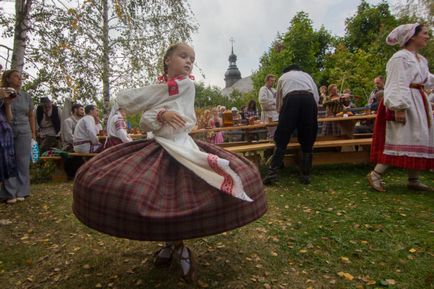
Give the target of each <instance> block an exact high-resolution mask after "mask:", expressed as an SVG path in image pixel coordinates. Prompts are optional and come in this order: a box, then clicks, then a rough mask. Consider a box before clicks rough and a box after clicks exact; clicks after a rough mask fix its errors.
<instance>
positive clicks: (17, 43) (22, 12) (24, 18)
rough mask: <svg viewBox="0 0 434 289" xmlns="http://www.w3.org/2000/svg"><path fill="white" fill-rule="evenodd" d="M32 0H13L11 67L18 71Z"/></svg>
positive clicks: (25, 42)
mask: <svg viewBox="0 0 434 289" xmlns="http://www.w3.org/2000/svg"><path fill="white" fill-rule="evenodd" d="M32 2H33V0H16V1H15V29H14V47H13V52H12V63H11V69H16V70H18V71H19V72H20V73H21V72H22V71H23V67H24V55H25V53H26V46H27V32H28V31H29V30H30V21H29V17H30V9H31V7H32Z"/></svg>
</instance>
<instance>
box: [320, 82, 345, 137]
mask: <svg viewBox="0 0 434 289" xmlns="http://www.w3.org/2000/svg"><path fill="white" fill-rule="evenodd" d="M328 90H329V95H328V96H327V97H326V98H325V99H324V102H323V107H324V108H325V109H326V116H327V117H331V116H336V114H338V113H340V112H342V111H343V110H344V106H343V104H342V103H341V96H340V95H339V93H338V88H337V86H336V84H330V85H329V87H328ZM321 135H323V136H340V135H341V129H340V128H339V125H338V124H337V123H336V122H324V123H323V124H322V129H321Z"/></svg>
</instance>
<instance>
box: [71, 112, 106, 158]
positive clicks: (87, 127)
mask: <svg viewBox="0 0 434 289" xmlns="http://www.w3.org/2000/svg"><path fill="white" fill-rule="evenodd" d="M84 112H85V113H86V115H85V116H84V117H83V118H81V119H80V120H79V121H78V122H77V125H76V126H75V130H74V135H73V142H74V151H75V152H79V153H92V152H97V151H98V149H99V148H100V147H101V144H100V142H99V140H98V133H99V131H100V126H101V125H100V124H99V117H98V108H97V107H96V106H95V105H86V107H85V108H84Z"/></svg>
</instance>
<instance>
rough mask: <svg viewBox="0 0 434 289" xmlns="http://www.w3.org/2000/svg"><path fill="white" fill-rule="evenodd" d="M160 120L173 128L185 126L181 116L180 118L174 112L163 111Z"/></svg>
mask: <svg viewBox="0 0 434 289" xmlns="http://www.w3.org/2000/svg"><path fill="white" fill-rule="evenodd" d="M161 119H163V120H164V122H167V123H168V124H169V125H170V126H171V127H173V128H181V127H184V126H185V124H186V122H185V120H184V119H183V118H182V116H180V115H179V114H178V113H177V112H175V111H165V112H164V113H163V114H162V115H161Z"/></svg>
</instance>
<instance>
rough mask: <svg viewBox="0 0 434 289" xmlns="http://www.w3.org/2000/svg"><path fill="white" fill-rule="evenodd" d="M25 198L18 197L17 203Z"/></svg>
mask: <svg viewBox="0 0 434 289" xmlns="http://www.w3.org/2000/svg"><path fill="white" fill-rule="evenodd" d="M25 199H26V198H24V197H18V198H17V201H20V202H22V201H24V200H25Z"/></svg>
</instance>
